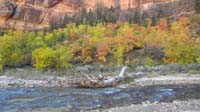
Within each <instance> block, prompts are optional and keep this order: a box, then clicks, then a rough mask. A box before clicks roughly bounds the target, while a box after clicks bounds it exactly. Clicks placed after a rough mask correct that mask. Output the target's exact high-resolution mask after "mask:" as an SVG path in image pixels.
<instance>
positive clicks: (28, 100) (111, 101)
mask: <svg viewBox="0 0 200 112" xmlns="http://www.w3.org/2000/svg"><path fill="white" fill-rule="evenodd" d="M199 93H200V86H190V87H170V86H169V87H167V86H166V87H163V86H157V87H144V88H137V89H136V88H134V89H133V88H126V89H119V88H104V89H74V88H7V89H0V110H1V111H13V110H14V111H17V110H30V109H36V108H62V107H70V108H72V109H73V110H74V111H79V110H87V109H95V108H108V107H115V106H124V105H129V104H140V103H142V102H144V101H150V102H154V101H158V102H170V101H173V100H177V99H178V100H187V99H200V94H199Z"/></svg>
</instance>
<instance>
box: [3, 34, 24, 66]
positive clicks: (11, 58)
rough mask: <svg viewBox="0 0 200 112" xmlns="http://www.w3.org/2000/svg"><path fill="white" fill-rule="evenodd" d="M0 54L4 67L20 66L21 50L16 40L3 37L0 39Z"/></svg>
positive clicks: (6, 36)
mask: <svg viewBox="0 0 200 112" xmlns="http://www.w3.org/2000/svg"><path fill="white" fill-rule="evenodd" d="M0 43H1V44H0V54H1V55H2V63H3V64H4V65H5V66H10V67H13V66H20V65H21V62H22V56H23V54H22V49H20V44H19V42H18V39H17V38H14V37H11V36H8V35H4V36H3V37H1V38H0Z"/></svg>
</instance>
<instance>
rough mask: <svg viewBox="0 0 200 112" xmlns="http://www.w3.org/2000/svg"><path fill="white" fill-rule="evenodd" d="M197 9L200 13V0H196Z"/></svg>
mask: <svg viewBox="0 0 200 112" xmlns="http://www.w3.org/2000/svg"><path fill="white" fill-rule="evenodd" d="M195 11H196V12H197V13H200V0H195Z"/></svg>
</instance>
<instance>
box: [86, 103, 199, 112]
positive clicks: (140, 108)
mask: <svg viewBox="0 0 200 112" xmlns="http://www.w3.org/2000/svg"><path fill="white" fill-rule="evenodd" d="M199 111H200V100H188V101H173V102H169V103H166V102H165V103H158V102H154V103H149V102H144V103H142V104H140V105H130V106H126V107H116V108H111V109H107V110H103V111H100V110H93V111H90V112H199Z"/></svg>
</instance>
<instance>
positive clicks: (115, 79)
mask: <svg viewBox="0 0 200 112" xmlns="http://www.w3.org/2000/svg"><path fill="white" fill-rule="evenodd" d="M127 68H128V67H127V66H124V67H123V68H122V70H121V72H120V74H119V75H118V76H109V77H103V76H101V75H99V76H98V77H92V76H87V75H86V79H82V80H75V81H74V84H73V85H74V86H76V87H80V88H104V87H113V86H116V85H118V84H119V83H120V82H121V81H123V80H124V79H125V78H126V77H127V76H128V75H126V74H125V71H126V70H127Z"/></svg>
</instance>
